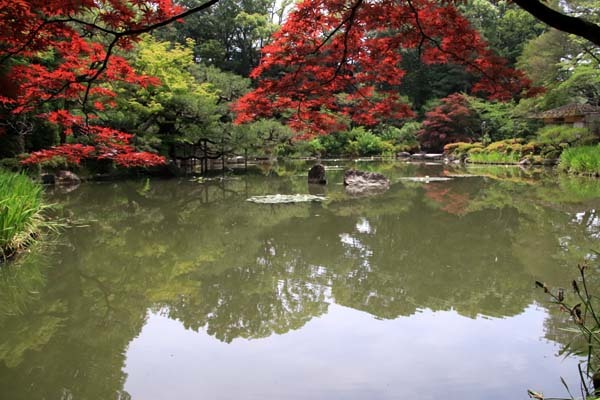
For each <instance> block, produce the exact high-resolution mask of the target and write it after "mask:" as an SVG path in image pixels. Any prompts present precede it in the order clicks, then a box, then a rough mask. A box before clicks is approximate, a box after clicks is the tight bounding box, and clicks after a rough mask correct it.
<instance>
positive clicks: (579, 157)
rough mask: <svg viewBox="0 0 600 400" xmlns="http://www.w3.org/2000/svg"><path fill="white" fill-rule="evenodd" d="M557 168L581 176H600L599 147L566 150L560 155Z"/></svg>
mask: <svg viewBox="0 0 600 400" xmlns="http://www.w3.org/2000/svg"><path fill="white" fill-rule="evenodd" d="M558 167H559V168H560V169H561V170H563V171H567V172H571V173H575V174H582V175H600V146H598V145H596V146H580V147H569V148H566V149H565V150H564V151H563V152H562V154H561V155H560V161H559V163H558Z"/></svg>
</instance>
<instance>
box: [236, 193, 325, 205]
mask: <svg viewBox="0 0 600 400" xmlns="http://www.w3.org/2000/svg"><path fill="white" fill-rule="evenodd" d="M323 200H326V197H324V196H315V195H312V194H270V195H267V196H252V197H250V198H248V199H246V201H250V202H252V203H259V204H284V203H310V202H313V201H323Z"/></svg>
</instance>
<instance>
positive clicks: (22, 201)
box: [0, 169, 52, 265]
mask: <svg viewBox="0 0 600 400" xmlns="http://www.w3.org/2000/svg"><path fill="white" fill-rule="evenodd" d="M47 209H48V205H46V204H45V202H44V199H43V187H42V185H41V184H39V183H37V182H34V181H33V180H32V179H31V178H29V177H28V176H27V175H25V174H23V173H15V172H9V171H5V170H1V169H0V265H1V264H3V263H5V262H6V261H7V260H11V259H14V258H15V256H17V255H18V254H19V253H20V252H22V251H23V250H24V249H26V248H28V247H29V246H30V245H31V244H33V243H34V242H35V241H36V240H37V239H38V238H39V236H40V234H41V233H42V232H43V230H44V229H46V228H50V227H51V226H52V224H51V223H49V222H48V221H47V220H46V218H45V211H46V210H47Z"/></svg>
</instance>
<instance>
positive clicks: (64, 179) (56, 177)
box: [41, 171, 81, 186]
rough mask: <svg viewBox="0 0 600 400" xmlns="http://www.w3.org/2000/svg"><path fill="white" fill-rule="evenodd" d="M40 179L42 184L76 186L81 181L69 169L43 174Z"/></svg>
mask: <svg viewBox="0 0 600 400" xmlns="http://www.w3.org/2000/svg"><path fill="white" fill-rule="evenodd" d="M41 180H42V183H43V184H44V185H62V186H77V185H79V184H80V183H81V179H80V178H79V177H78V176H77V175H75V174H74V173H73V172H71V171H58V172H57V173H56V174H43V175H42V176H41Z"/></svg>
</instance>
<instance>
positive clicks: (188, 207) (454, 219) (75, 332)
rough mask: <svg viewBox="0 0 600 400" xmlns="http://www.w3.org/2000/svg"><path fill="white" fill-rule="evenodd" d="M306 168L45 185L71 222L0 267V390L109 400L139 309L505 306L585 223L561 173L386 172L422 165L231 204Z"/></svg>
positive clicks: (196, 326)
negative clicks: (13, 266)
mask: <svg viewBox="0 0 600 400" xmlns="http://www.w3.org/2000/svg"><path fill="white" fill-rule="evenodd" d="M371 165H373V166H374V165H375V164H371ZM373 168H374V167H373ZM436 168H437V169H436ZM307 169H308V168H307V167H306V165H304V166H300V167H297V172H296V173H294V174H290V175H285V174H281V175H284V176H277V175H274V174H273V175H270V176H268V177H260V176H252V175H249V176H246V177H235V176H234V177H226V178H225V179H224V180H220V179H216V180H213V181H209V182H206V183H195V182H188V181H183V180H180V181H178V180H168V181H152V182H150V185H149V186H148V185H145V184H144V183H140V182H131V181H129V182H120V183H114V184H88V185H84V186H82V187H81V188H80V189H79V190H77V191H74V192H71V193H68V194H56V195H55V197H56V198H55V201H57V202H60V204H61V205H62V212H63V213H64V216H65V217H67V218H69V219H70V220H72V221H75V222H76V223H77V224H78V225H83V226H82V227H77V228H70V229H69V230H67V232H65V234H64V237H63V239H64V244H63V245H61V246H60V247H59V249H58V251H57V252H56V254H51V255H48V256H47V257H46V259H45V261H43V262H42V261H40V262H39V263H38V262H36V261H35V260H34V259H33V258H31V259H30V260H32V261H31V263H30V264H33V265H29V266H27V268H22V269H19V270H3V271H2V273H1V274H0V277H1V278H2V279H0V285H1V287H0V310H1V311H2V314H1V315H0V326H3V327H6V328H5V329H3V330H2V332H0V387H2V388H3V389H4V388H6V391H5V393H8V394H9V395H10V396H9V398H14V399H20V398H43V397H47V398H52V397H60V396H63V395H64V393H68V394H69V395H71V396H72V397H73V398H111V397H114V393H116V392H119V391H120V390H122V387H123V382H124V381H125V378H126V377H125V376H124V373H123V372H122V367H123V365H124V361H125V356H124V352H125V349H126V347H127V344H128V343H129V342H130V341H131V340H132V339H133V338H134V337H135V336H136V335H138V334H139V332H140V330H141V328H142V326H143V325H144V323H145V319H146V315H147V312H148V310H149V309H150V310H154V311H160V312H162V313H164V314H166V315H168V316H169V317H171V318H174V319H178V320H180V321H181V322H182V324H183V325H184V326H185V327H186V328H190V329H193V330H201V329H203V330H206V332H207V333H208V334H210V335H213V336H214V337H215V338H217V339H219V340H221V341H224V342H230V341H232V340H234V339H236V338H248V339H252V338H261V337H267V336H269V335H271V334H273V333H278V334H283V333H285V332H288V331H290V330H293V329H299V328H300V327H302V326H303V325H304V324H306V322H307V321H309V320H310V319H312V318H314V317H317V316H320V315H323V314H325V313H326V312H327V308H328V304H329V303H330V302H332V301H333V302H336V303H338V304H341V305H344V306H347V307H351V308H354V309H357V310H363V311H366V312H368V313H370V314H372V315H374V316H376V317H379V318H396V317H398V316H400V315H411V314H413V313H414V312H415V311H416V310H418V309H422V308H430V309H433V310H449V309H454V310H456V311H457V312H459V313H460V314H462V315H465V316H470V317H472V316H475V315H478V314H485V315H490V316H498V317H500V316H508V315H515V314H517V313H519V312H521V311H522V310H523V309H524V308H525V307H526V306H527V305H528V304H530V303H531V302H532V300H533V299H534V297H533V296H535V294H534V293H532V290H531V286H532V285H531V282H533V280H534V279H536V278H538V277H539V276H538V275H539V274H541V273H544V275H545V276H551V277H556V278H557V279H558V278H560V277H564V275H565V273H566V272H565V271H562V270H561V265H562V264H563V263H564V262H567V261H569V262H571V264H572V262H573V257H574V256H577V255H578V254H577V253H573V252H571V248H572V247H564V246H565V239H564V238H565V237H569V238H571V239H570V240H572V243H571V244H573V245H574V243H576V242H578V243H583V244H588V243H591V242H592V241H593V240H594V238H595V236H594V235H596V233H597V227H596V226H595V225H594V222H593V221H594V216H595V215H596V214H595V211H591V210H595V208H594V207H593V205H594V204H593V202H594V200H592V199H590V198H589V197H586V198H585V202H582V200H581V199H579V200H577V202H575V203H566V202H565V201H564V200H562V198H560V199H561V200H556V198H557V197H556V196H557V195H556V194H553V193H557V192H559V191H562V192H563V193H562V195H563V196H565V194H564V187H565V185H566V184H565V183H564V182H563V183H561V182H558V183H552V182H544V184H543V185H541V184H529V183H515V182H510V181H506V180H495V179H488V178H473V177H470V178H456V179H455V180H453V181H449V182H435V183H429V184H416V183H407V182H405V181H400V180H399V178H400V177H401V176H405V175H408V174H411V175H412V174H418V175H430V176H439V175H441V174H442V171H441V170H440V167H432V166H424V167H417V166H414V165H402V164H399V165H397V166H393V165H390V164H387V165H386V169H385V174H386V175H388V176H390V178H391V180H392V186H391V188H390V190H389V191H388V192H386V193H384V194H380V195H377V196H372V197H365V198H360V199H354V198H352V197H350V196H348V195H346V194H345V192H344V188H343V186H341V185H338V184H337V183H339V182H341V177H342V173H343V172H342V171H328V175H329V176H328V178H329V181H330V183H329V184H328V186H327V187H326V188H325V190H326V192H327V196H328V197H329V200H328V201H326V202H325V203H322V204H294V205H272V206H271V205H257V204H252V203H248V202H246V201H245V199H246V198H248V197H250V196H254V195H263V194H274V193H296V192H302V193H306V192H307V191H308V187H307V184H306V180H305V177H304V176H298V175H301V174H303V173H305V171H307ZM458 172H459V173H460V172H461V171H458ZM589 191H590V189H587V188H586V189H585V192H586V193H588V192H589ZM439 193H444V195H443V196H439V195H437V194H439ZM452 199H455V200H452ZM456 199H462V200H460V205H461V207H462V208H461V209H460V212H451V211H456V210H457V208H456V207H455V208H452V207H450V208H448V207H447V206H448V204H447V203H445V202H448V201H451V200H452V201H458V200H456ZM457 204H458V203H457ZM455 205H456V204H455ZM579 211H581V212H582V213H584V214H580V215H579V216H576V215H575V212H579ZM585 213H587V214H585ZM584 220H585V221H587V222H583V221H584ZM590 221H592V222H590ZM567 246H570V245H568V244H567ZM567 250H568V251H567ZM555 261H558V262H555ZM575 262H577V260H575ZM45 265H48V266H49V267H45ZM11 271H19V274H17V275H15V274H14V273H12V275H11ZM564 279H568V277H564ZM11 287H12V289H10V288H11ZM14 287H18V288H20V289H18V290H15V289H14ZM9 289H10V290H9ZM21 289H22V290H21ZM32 293H33V294H32ZM120 395H121V396H123V397H127V394H126V393H121V394H120Z"/></svg>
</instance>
